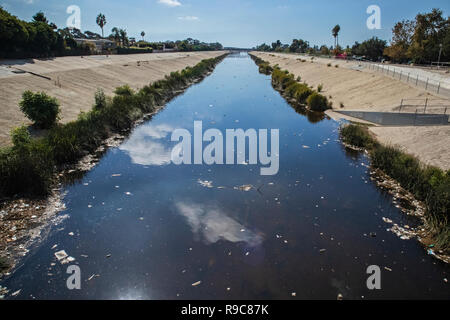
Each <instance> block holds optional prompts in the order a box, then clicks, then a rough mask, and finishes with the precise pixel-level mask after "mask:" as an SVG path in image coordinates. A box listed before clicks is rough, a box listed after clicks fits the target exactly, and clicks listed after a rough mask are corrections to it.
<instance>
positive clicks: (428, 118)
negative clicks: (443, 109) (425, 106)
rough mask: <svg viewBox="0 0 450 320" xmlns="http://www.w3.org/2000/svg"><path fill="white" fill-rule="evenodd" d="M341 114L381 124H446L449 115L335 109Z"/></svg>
mask: <svg viewBox="0 0 450 320" xmlns="http://www.w3.org/2000/svg"><path fill="white" fill-rule="evenodd" d="M336 112H338V113H341V114H343V115H347V116H350V117H354V118H358V119H362V120H366V121H370V122H373V123H376V124H380V125H383V126H430V125H448V124H449V115H445V114H423V113H395V112H366V111H336Z"/></svg>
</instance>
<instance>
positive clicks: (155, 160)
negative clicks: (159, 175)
mask: <svg viewBox="0 0 450 320" xmlns="http://www.w3.org/2000/svg"><path fill="white" fill-rule="evenodd" d="M172 131H173V128H172V127H170V126H168V125H166V124H160V125H151V124H150V125H144V126H140V127H138V128H137V129H136V130H135V131H134V132H133V135H131V137H130V139H129V140H127V141H126V142H125V143H124V144H122V145H121V146H120V147H119V149H120V150H122V151H125V152H126V153H127V154H128V155H129V156H130V158H131V160H132V162H133V163H136V164H141V165H156V166H161V165H164V164H168V163H170V154H171V151H172V149H171V148H168V147H166V146H165V144H164V140H165V138H166V137H167V136H168V135H169V134H171V132H172Z"/></svg>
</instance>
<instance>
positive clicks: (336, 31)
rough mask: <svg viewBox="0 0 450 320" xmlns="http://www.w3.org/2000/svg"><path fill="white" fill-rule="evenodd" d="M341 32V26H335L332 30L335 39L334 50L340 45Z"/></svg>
mask: <svg viewBox="0 0 450 320" xmlns="http://www.w3.org/2000/svg"><path fill="white" fill-rule="evenodd" d="M339 31H341V26H340V25H338V24H337V25H335V26H334V28H333V29H331V33H332V34H333V37H334V48H335V49H337V47H338V45H339Z"/></svg>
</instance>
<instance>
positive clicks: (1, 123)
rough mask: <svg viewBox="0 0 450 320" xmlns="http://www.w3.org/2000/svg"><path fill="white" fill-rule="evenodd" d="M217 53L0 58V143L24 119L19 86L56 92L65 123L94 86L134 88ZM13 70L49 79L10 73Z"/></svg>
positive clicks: (86, 102) (90, 97)
mask: <svg viewBox="0 0 450 320" xmlns="http://www.w3.org/2000/svg"><path fill="white" fill-rule="evenodd" d="M222 53H223V51H210V52H183V53H182V52H176V53H164V54H162V53H153V54H152V53H150V54H133V55H113V56H109V57H106V56H86V57H83V58H82V57H60V58H54V59H48V60H38V59H30V60H3V61H0V88H1V89H0V99H1V102H0V110H1V115H0V145H5V144H7V143H9V141H10V139H9V132H10V130H11V129H12V128H13V127H16V126H19V125H21V124H23V123H25V124H28V123H30V122H29V121H28V120H27V119H26V118H25V117H24V116H23V114H22V113H21V111H20V110H19V107H18V103H19V101H20V99H21V95H22V92H23V91H25V90H33V91H45V92H46V93H48V94H50V95H51V96H54V97H56V98H57V99H58V100H59V101H60V103H61V110H62V112H61V121H62V122H68V121H71V120H74V119H76V118H77V116H78V114H79V113H80V111H87V110H90V109H91V107H92V104H93V101H94V93H95V91H96V90H97V88H102V89H103V90H104V91H105V93H106V94H111V93H112V92H113V90H114V89H115V88H116V87H118V86H121V85H124V84H129V85H130V86H131V87H133V88H140V87H142V86H144V85H146V84H149V83H151V82H154V81H156V80H159V79H162V78H164V76H165V75H168V74H170V72H173V71H177V70H182V69H184V68H185V67H187V66H194V65H195V64H197V63H198V62H200V61H201V60H203V59H209V58H214V57H217V56H219V55H221V54H222ZM18 69H20V70H24V71H27V72H33V73H35V74H39V75H42V76H44V77H49V78H50V79H51V80H48V79H46V78H43V77H39V76H36V75H32V74H30V73H22V74H17V73H14V72H13V70H18Z"/></svg>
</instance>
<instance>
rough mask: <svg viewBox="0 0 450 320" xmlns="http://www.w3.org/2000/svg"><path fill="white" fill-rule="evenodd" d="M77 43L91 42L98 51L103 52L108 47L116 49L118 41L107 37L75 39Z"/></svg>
mask: <svg viewBox="0 0 450 320" xmlns="http://www.w3.org/2000/svg"><path fill="white" fill-rule="evenodd" d="M74 40H75V41H76V43H77V44H86V43H91V44H93V45H94V46H95V51H96V53H101V52H103V51H105V50H108V49H115V48H116V47H117V45H116V43H115V42H114V41H111V40H107V39H79V38H78V39H74Z"/></svg>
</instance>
